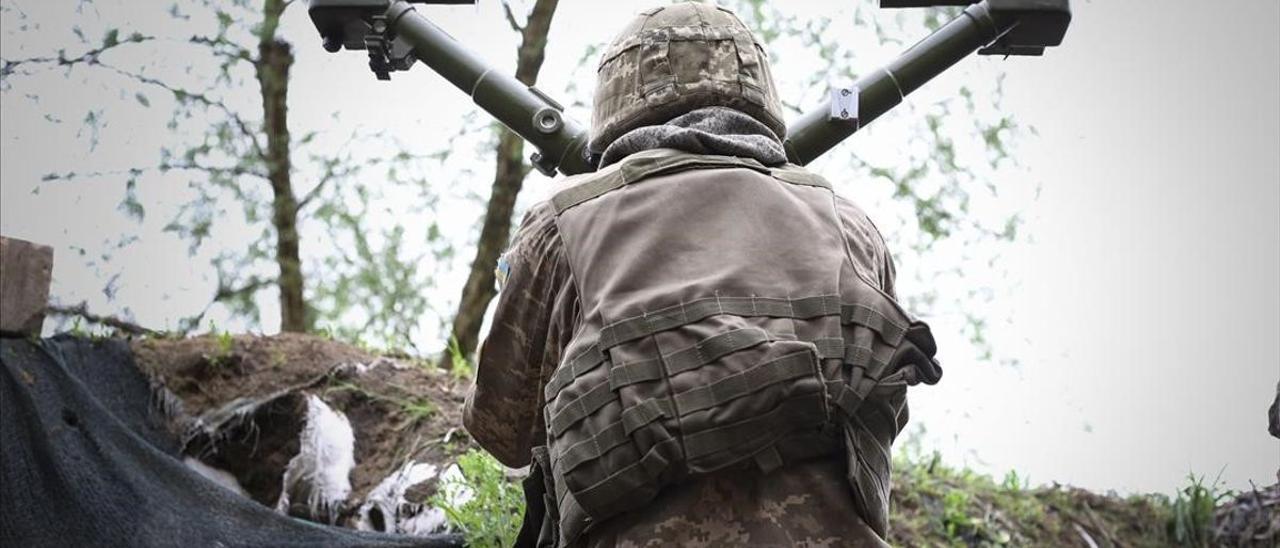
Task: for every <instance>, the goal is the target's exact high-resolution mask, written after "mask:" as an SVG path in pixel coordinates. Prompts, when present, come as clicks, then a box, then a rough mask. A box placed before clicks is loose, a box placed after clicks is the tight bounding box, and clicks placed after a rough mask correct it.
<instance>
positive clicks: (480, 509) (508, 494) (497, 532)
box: [431, 449, 524, 548]
mask: <svg viewBox="0 0 1280 548" xmlns="http://www.w3.org/2000/svg"><path fill="white" fill-rule="evenodd" d="M458 467H459V468H460V469H461V470H462V477H463V479H462V480H460V481H459V480H445V481H443V482H442V483H441V485H440V489H439V491H437V492H436V494H435V495H434V496H432V498H431V505H433V506H435V507H437V508H440V509H441V510H444V513H445V516H446V517H447V518H448V520H449V524H450V525H451V526H453V527H454V528H456V529H458V530H459V531H461V532H462V534H463V536H465V537H466V539H467V545H468V546H475V547H480V548H488V547H497V546H511V545H513V544H515V539H516V535H518V534H519V533H520V523H521V520H522V517H523V515H524V494H523V491H522V490H521V488H520V485H519V484H517V483H515V482H512V481H509V480H508V479H507V476H506V474H505V473H504V471H503V468H502V464H500V463H499V462H498V461H497V460H496V459H494V458H493V457H492V456H490V455H489V454H488V453H485V452H484V451H479V450H475V449H473V450H471V451H468V452H467V453H465V454H463V455H462V456H460V457H458ZM468 494H469V495H470V498H467V496H466V495H468Z"/></svg>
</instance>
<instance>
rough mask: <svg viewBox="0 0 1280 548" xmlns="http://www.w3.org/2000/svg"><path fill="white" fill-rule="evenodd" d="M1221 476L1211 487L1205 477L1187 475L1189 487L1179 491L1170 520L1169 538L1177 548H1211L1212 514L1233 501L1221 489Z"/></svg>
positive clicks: (1227, 493) (1228, 494)
mask: <svg viewBox="0 0 1280 548" xmlns="http://www.w3.org/2000/svg"><path fill="white" fill-rule="evenodd" d="M1219 480H1221V473H1219V477H1218V478H1216V479H1214V480H1213V483H1212V484H1205V482H1204V476H1199V477H1197V476H1196V475H1195V474H1187V486H1186V487H1183V488H1182V489H1181V490H1180V491H1178V495H1177V498H1175V499H1174V501H1173V505H1172V513H1173V515H1172V516H1171V517H1170V520H1169V536H1170V537H1172V538H1173V541H1174V542H1176V543H1177V545H1178V546H1185V547H1189V548H1202V547H1208V546H1210V545H1211V544H1212V542H1213V514H1214V509H1215V508H1217V506H1218V504H1219V503H1221V502H1223V501H1224V500H1226V499H1229V498H1231V493H1230V492H1229V491H1225V490H1222V489H1221V488H1220V485H1221V484H1220V482H1219Z"/></svg>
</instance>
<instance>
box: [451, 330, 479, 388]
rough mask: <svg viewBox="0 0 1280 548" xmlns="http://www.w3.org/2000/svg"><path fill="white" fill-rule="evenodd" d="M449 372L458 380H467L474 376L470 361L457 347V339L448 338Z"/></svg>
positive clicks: (459, 347) (473, 368)
mask: <svg viewBox="0 0 1280 548" xmlns="http://www.w3.org/2000/svg"><path fill="white" fill-rule="evenodd" d="M449 361H450V364H449V366H450V367H449V372H450V373H453V376H454V377H455V378H458V379H469V378H471V377H472V376H474V375H475V367H473V366H472V365H471V360H468V359H467V357H466V356H465V355H464V354H463V353H462V347H461V346H459V345H458V339H457V337H450V338H449Z"/></svg>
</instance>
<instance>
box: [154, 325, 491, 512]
mask: <svg viewBox="0 0 1280 548" xmlns="http://www.w3.org/2000/svg"><path fill="white" fill-rule="evenodd" d="M133 349H134V353H135V359H136V361H137V363H138V365H139V367H140V368H141V369H142V370H143V371H144V372H145V373H147V374H148V375H150V376H151V378H153V379H154V380H155V382H156V383H157V384H158V385H159V386H162V387H163V388H164V389H166V390H167V391H168V392H169V393H170V396H169V397H168V398H169V399H171V400H173V401H174V404H173V405H171V407H173V408H174V412H173V415H174V417H175V423H177V428H180V429H182V430H184V432H185V434H184V439H185V452H186V453H187V454H188V455H190V456H192V457H195V458H198V459H199V460H200V461H202V462H203V463H204V464H206V465H208V466H211V467H213V468H215V469H219V470H222V471H225V472H228V473H230V474H231V475H233V476H235V478H236V479H237V481H238V482H239V484H240V487H241V488H243V489H244V490H245V491H246V492H247V493H248V494H249V495H250V496H251V497H252V498H254V499H255V500H257V501H258V502H261V503H263V504H265V505H268V506H272V505H274V504H276V502H277V500H278V499H279V498H280V494H281V492H282V489H283V481H284V479H283V478H284V470H285V468H286V467H287V466H288V465H289V463H290V461H291V459H293V458H294V456H296V455H298V453H299V450H300V447H299V435H300V433H301V431H302V429H303V426H304V424H305V422H306V409H307V404H306V400H307V397H309V396H316V397H318V398H320V400H322V401H323V402H324V403H325V404H327V406H328V407H329V408H332V409H333V410H336V411H338V412H340V413H342V414H343V415H345V418H346V420H347V421H349V424H350V428H351V430H352V431H353V432H354V439H355V440H354V460H355V468H354V470H353V471H352V472H351V474H350V478H351V490H350V495H349V496H348V497H346V500H347V501H348V502H347V505H346V506H345V507H344V508H343V509H342V510H343V512H344V515H345V517H350V514H351V512H353V511H354V510H355V506H356V505H357V504H358V503H359V501H362V500H364V498H365V497H366V495H368V494H369V492H370V491H371V490H372V489H373V488H374V487H375V486H377V484H378V483H379V482H381V481H382V480H383V479H384V478H386V477H387V476H389V475H390V474H392V473H393V472H395V471H396V470H398V469H399V468H401V467H402V466H403V465H405V464H406V463H407V462H409V461H416V462H420V463H422V462H425V463H434V464H436V465H439V466H440V467H441V468H443V465H444V464H446V463H448V462H451V461H452V460H453V457H455V456H456V455H457V454H460V453H461V452H463V451H465V450H467V449H468V448H469V447H470V439H469V438H468V437H467V436H466V434H465V431H463V430H462V429H461V428H460V427H459V426H460V425H461V424H462V417H461V413H462V405H463V401H464V398H465V393H466V389H467V386H468V383H469V380H466V379H461V378H458V377H455V376H454V375H452V374H450V373H448V372H446V371H443V370H440V369H437V368H436V367H434V366H433V365H432V364H431V363H429V362H425V361H421V360H414V359H410V358H405V357H398V358H392V357H386V356H378V355H374V354H372V353H369V352H366V351H363V350H360V349H357V348H354V347H352V346H349V345H346V344H342V343H339V342H335V341H331V340H327V339H324V338H320V337H315V336H307V335H295V334H283V335H278V336H270V337H265V336H249V335H241V336H230V335H222V336H203V337H195V338H189V339H164V338H148V339H140V340H137V341H134V343H133ZM427 491H430V489H416V490H412V491H411V492H410V496H411V497H414V498H415V499H422V500H414V501H413V502H422V501H424V500H425V499H426V498H427V497H428V496H429V495H430V493H429V492H427ZM300 517H313V516H309V515H305V514H302V515H300Z"/></svg>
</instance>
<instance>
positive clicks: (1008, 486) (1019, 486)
mask: <svg viewBox="0 0 1280 548" xmlns="http://www.w3.org/2000/svg"><path fill="white" fill-rule="evenodd" d="M1028 485H1029V483H1028V482H1027V479H1026V478H1023V477H1020V476H1018V471H1017V470H1009V471H1008V472H1006V473H1005V475H1004V480H1003V481H1001V482H1000V487H1003V488H1004V490H1005V491H1008V492H1009V493H1011V494H1014V495H1017V494H1020V493H1022V492H1023V491H1025V490H1026V489H1027V487H1028Z"/></svg>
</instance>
